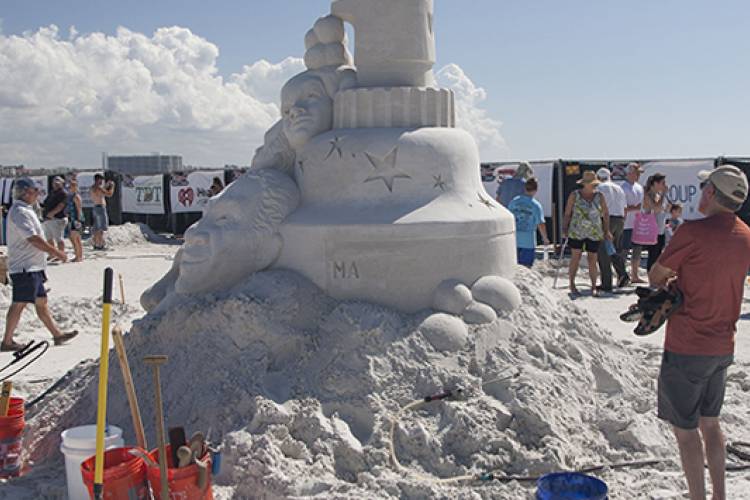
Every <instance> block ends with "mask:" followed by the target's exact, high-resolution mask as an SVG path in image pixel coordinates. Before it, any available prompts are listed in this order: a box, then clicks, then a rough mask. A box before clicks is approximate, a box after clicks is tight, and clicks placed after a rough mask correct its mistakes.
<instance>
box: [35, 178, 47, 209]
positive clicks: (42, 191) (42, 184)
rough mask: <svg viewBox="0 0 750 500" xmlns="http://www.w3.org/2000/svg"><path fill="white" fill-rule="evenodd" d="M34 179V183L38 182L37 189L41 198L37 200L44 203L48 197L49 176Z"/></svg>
mask: <svg viewBox="0 0 750 500" xmlns="http://www.w3.org/2000/svg"><path fill="white" fill-rule="evenodd" d="M31 180H32V181H34V184H36V187H37V189H39V198H37V201H38V202H39V205H40V206H41V205H43V204H44V200H46V199H47V178H46V177H44V176H39V177H32V178H31Z"/></svg>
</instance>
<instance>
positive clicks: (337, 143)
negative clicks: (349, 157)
mask: <svg viewBox="0 0 750 500" xmlns="http://www.w3.org/2000/svg"><path fill="white" fill-rule="evenodd" d="M343 139H344V138H343V137H334V138H333V139H331V140H330V141H328V143H329V144H330V145H331V150H330V151H329V152H328V154H327V155H326V157H325V158H324V160H327V159H328V158H330V157H331V155H332V154H333V153H334V152H336V153H338V154H339V158H343V157H344V152H343V151H341V141H342V140H343Z"/></svg>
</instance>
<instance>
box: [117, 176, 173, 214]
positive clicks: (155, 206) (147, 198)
mask: <svg viewBox="0 0 750 500" xmlns="http://www.w3.org/2000/svg"><path fill="white" fill-rule="evenodd" d="M162 182H163V179H162V176H161V175H147V176H146V175H144V176H135V177H131V176H129V175H125V176H123V178H122V182H121V183H120V188H121V189H120V191H121V198H120V199H121V200H122V211H123V212H126V213H136V214H153V215H162V214H164V187H163V185H162Z"/></svg>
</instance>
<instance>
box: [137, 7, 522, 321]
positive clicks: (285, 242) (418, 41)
mask: <svg viewBox="0 0 750 500" xmlns="http://www.w3.org/2000/svg"><path fill="white" fill-rule="evenodd" d="M331 11H332V15H329V16H327V17H323V18H321V19H319V20H318V21H317V22H316V23H315V25H314V27H313V29H311V30H310V31H309V32H308V33H307V35H306V36H305V47H306V53H305V65H306V66H307V71H305V72H303V73H301V74H299V75H296V76H295V77H294V78H292V79H291V80H289V81H288V82H287V83H286V84H285V85H284V87H283V89H282V91H281V112H282V118H281V119H280V120H279V122H278V123H277V124H276V125H274V126H273V127H272V128H271V129H270V130H269V131H268V132H267V134H266V138H265V142H264V144H263V146H262V147H261V148H259V149H258V151H257V152H256V155H255V157H254V159H253V163H252V169H251V172H250V173H248V175H246V176H245V177H244V178H242V179H240V180H239V181H237V182H235V183H234V184H232V185H231V186H230V187H229V188H227V190H226V191H225V192H224V193H222V194H221V195H220V196H218V197H217V198H215V199H214V200H212V201H211V203H210V204H209V206H208V208H207V209H206V211H205V215H204V218H203V220H201V221H200V222H198V223H197V224H196V225H194V226H193V227H191V228H190V229H189V230H188V232H187V233H186V237H185V246H184V249H183V251H182V252H181V255H180V256H179V257H178V259H177V260H176V264H175V268H174V269H173V270H172V271H171V272H170V273H169V274H168V275H167V276H165V278H164V279H162V280H161V281H160V282H159V283H157V284H156V285H155V286H154V287H153V288H152V289H151V290H149V291H148V292H147V293H146V294H144V297H143V301H142V302H143V304H144V306H145V307H146V309H153V308H154V307H155V306H156V305H157V304H159V303H160V302H162V301H163V299H164V298H165V297H169V296H170V295H172V294H173V293H174V292H176V293H177V294H182V295H186V294H196V293H204V292H212V291H217V290H221V289H226V288H228V287H231V286H233V285H235V284H237V283H239V282H240V281H241V280H242V279H243V278H246V277H247V276H249V275H250V274H252V273H253V272H257V271H261V270H264V269H269V268H281V269H290V270H294V271H297V272H299V273H300V274H302V275H304V276H305V277H307V278H308V279H310V280H312V281H313V282H314V283H315V284H316V285H318V286H319V287H320V288H322V289H323V290H324V291H325V292H326V293H328V294H329V295H330V296H332V297H334V298H337V299H359V300H366V301H370V302H374V303H378V304H382V305H386V306H390V307H394V308H396V309H399V310H402V311H405V312H415V311H417V310H420V309H424V308H429V307H434V308H436V309H442V310H445V312H451V313H461V312H462V311H461V310H460V309H459V308H458V306H457V305H456V301H457V303H458V304H462V307H466V306H468V305H470V304H472V300H471V298H469V300H466V301H465V302H462V301H461V298H460V296H461V292H457V291H456V287H457V286H458V285H460V284H463V285H466V286H472V285H473V284H474V283H476V282H477V280H479V279H480V278H482V277H484V276H501V277H510V276H511V274H512V272H513V269H514V263H515V243H514V234H513V233H514V225H513V224H514V222H513V217H512V216H511V215H510V213H509V212H507V211H506V210H505V209H504V208H503V207H502V206H500V205H499V204H497V203H496V202H495V201H494V200H492V198H491V197H489V196H487V194H486V193H485V191H484V189H483V187H482V183H481V180H480V174H479V167H478V166H479V155H478V152H477V147H476V144H475V142H474V140H473V139H472V138H471V137H470V136H469V135H468V134H467V133H466V132H464V131H462V130H458V129H456V128H455V111H454V97H453V93H452V91H450V90H447V89H439V88H435V87H434V77H433V74H432V66H433V64H434V62H435V35H434V32H433V2H432V0H408V1H404V0H383V1H378V2H371V1H364V0H337V1H334V2H333V4H332V8H331ZM344 21H347V22H349V23H351V24H352V25H353V26H354V30H355V35H356V47H355V55H354V61H353V63H352V57H351V55H350V54H349V52H348V50H347V48H346V44H347V40H346V34H345V30H344ZM447 280H450V281H447ZM446 281H447V283H444V282H446ZM441 283H444V285H443V287H442V288H439V287H440V284H441ZM449 283H452V284H453V285H450V284H449ZM489 283H490V284H489V285H487V284H486V283H485V286H490V288H492V287H493V286H494V284H493V283H494V282H492V281H490V282H489ZM438 289H440V290H446V289H448V292H446V293H448V297H444V296H440V292H438V297H437V298H436V297H435V292H436V290H438ZM464 292H465V291H464ZM497 293H499V294H503V293H505V290H502V289H498V290H497ZM456 294H458V296H456ZM464 295H465V293H464ZM446 302H449V303H451V304H452V305H451V306H449V307H448V308H447V310H446V308H445V306H444V304H445V303H446ZM456 309H458V310H456ZM487 316H488V317H489V318H492V315H491V314H488V315H487Z"/></svg>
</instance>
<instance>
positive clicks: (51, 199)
mask: <svg viewBox="0 0 750 500" xmlns="http://www.w3.org/2000/svg"><path fill="white" fill-rule="evenodd" d="M67 199H68V193H67V192H66V191H65V180H64V179H63V178H62V177H60V176H59V175H58V176H56V177H55V178H54V179H52V192H51V193H50V194H49V195H48V196H47V199H45V200H44V203H43V204H42V219H43V220H44V223H43V224H42V226H43V228H44V237H45V238H46V239H47V243H49V244H50V245H52V246H55V245H56V246H57V249H58V250H60V251H61V252H65V226H66V225H67V224H68V219H67V218H66V217H65V205H66V203H67Z"/></svg>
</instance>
